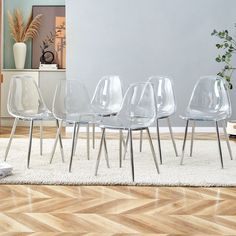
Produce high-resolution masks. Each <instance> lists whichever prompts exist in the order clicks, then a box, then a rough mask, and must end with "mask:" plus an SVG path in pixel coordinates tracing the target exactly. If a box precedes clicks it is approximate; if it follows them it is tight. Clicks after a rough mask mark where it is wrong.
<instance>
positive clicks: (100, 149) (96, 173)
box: [95, 128, 105, 176]
mask: <svg viewBox="0 0 236 236" xmlns="http://www.w3.org/2000/svg"><path fill="white" fill-rule="evenodd" d="M104 137H105V129H104V128H103V129H102V137H101V141H100V146H99V151H98V157H97V162H96V167H95V176H97V175H98V166H99V163H100V159H101V153H102V144H103V143H104V141H103V140H104Z"/></svg>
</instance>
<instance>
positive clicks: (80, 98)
mask: <svg viewBox="0 0 236 236" xmlns="http://www.w3.org/2000/svg"><path fill="white" fill-rule="evenodd" d="M88 113H90V99H89V95H88V92H87V89H86V87H85V86H84V85H83V84H82V83H80V82H79V81H78V80H61V81H60V82H59V84H58V85H57V88H56V92H55V95H54V99H53V114H54V116H55V117H57V118H59V119H60V118H65V116H70V115H72V116H73V115H75V116H78V115H83V114H88Z"/></svg>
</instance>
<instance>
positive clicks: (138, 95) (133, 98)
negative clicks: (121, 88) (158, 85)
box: [117, 82, 156, 123]
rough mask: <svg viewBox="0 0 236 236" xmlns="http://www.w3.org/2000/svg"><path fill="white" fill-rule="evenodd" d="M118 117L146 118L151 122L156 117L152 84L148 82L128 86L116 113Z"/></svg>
mask: <svg viewBox="0 0 236 236" xmlns="http://www.w3.org/2000/svg"><path fill="white" fill-rule="evenodd" d="M117 116H118V117H119V118H120V119H123V120H125V119H127V120H129V119H130V118H131V119H132V118H146V119H147V120H148V122H150V123H152V122H153V121H154V120H155V118H156V101H155V93H154V89H153V85H152V84H151V83H149V82H146V83H136V84H132V85H130V86H129V88H128V90H127V92H126V94H125V96H124V100H123V103H122V107H121V110H120V112H119V113H118V115H117Z"/></svg>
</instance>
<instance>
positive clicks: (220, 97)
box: [181, 76, 231, 121]
mask: <svg viewBox="0 0 236 236" xmlns="http://www.w3.org/2000/svg"><path fill="white" fill-rule="evenodd" d="M230 116H231V103H230V99H229V95H228V92H227V88H226V85H225V82H224V81H223V79H222V78H220V77H217V76H205V77H201V78H200V79H199V81H198V82H197V83H196V85H195V87H194V89H193V92H192V95H191V98H190V101H189V104H188V106H187V109H186V111H185V114H184V115H182V116H181V118H182V119H185V120H199V121H220V120H225V119H227V118H229V117H230Z"/></svg>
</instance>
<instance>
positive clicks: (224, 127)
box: [222, 121, 233, 160]
mask: <svg viewBox="0 0 236 236" xmlns="http://www.w3.org/2000/svg"><path fill="white" fill-rule="evenodd" d="M222 125H223V130H224V135H225V140H226V143H227V147H228V151H229V156H230V159H231V160H233V155H232V150H231V147H230V143H229V136H228V134H227V132H226V121H223V124H222Z"/></svg>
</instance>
